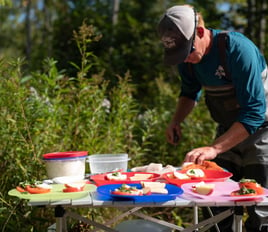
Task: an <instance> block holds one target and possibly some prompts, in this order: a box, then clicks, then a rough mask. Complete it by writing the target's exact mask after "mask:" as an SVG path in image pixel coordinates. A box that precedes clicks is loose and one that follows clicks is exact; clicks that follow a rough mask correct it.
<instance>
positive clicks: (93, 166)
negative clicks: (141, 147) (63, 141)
mask: <svg viewBox="0 0 268 232" xmlns="http://www.w3.org/2000/svg"><path fill="white" fill-rule="evenodd" d="M129 160H130V159H129V158H128V154H94V155H90V156H88V159H87V162H88V163H89V169H90V173H91V174H100V173H105V172H112V171H116V170H122V171H123V172H126V171H127V168H128V161H129Z"/></svg>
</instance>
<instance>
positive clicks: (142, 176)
mask: <svg viewBox="0 0 268 232" xmlns="http://www.w3.org/2000/svg"><path fill="white" fill-rule="evenodd" d="M152 177H153V174H150V173H148V174H147V173H135V174H134V176H131V177H129V179H130V180H132V181H136V180H147V179H150V178H152Z"/></svg>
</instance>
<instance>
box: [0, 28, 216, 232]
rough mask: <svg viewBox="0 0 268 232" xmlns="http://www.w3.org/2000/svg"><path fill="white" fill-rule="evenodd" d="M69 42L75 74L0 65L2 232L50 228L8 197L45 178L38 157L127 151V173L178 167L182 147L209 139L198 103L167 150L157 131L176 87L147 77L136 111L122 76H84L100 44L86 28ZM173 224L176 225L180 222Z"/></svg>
mask: <svg viewBox="0 0 268 232" xmlns="http://www.w3.org/2000/svg"><path fill="white" fill-rule="evenodd" d="M74 37H75V42H76V44H77V47H78V50H79V53H80V56H81V60H80V63H72V66H73V67H74V69H75V70H76V75H75V76H68V75H67V73H66V71H65V70H63V69H62V70H59V69H58V68H57V64H58V61H57V60H54V59H52V58H47V59H45V60H44V62H43V66H42V70H37V71H35V72H32V73H30V74H24V73H23V71H22V68H23V67H24V65H26V64H25V61H24V60H23V59H16V60H11V61H8V60H1V62H0V80H1V85H0V94H1V98H0V107H1V113H0V145H1V151H0V161H1V162H0V169H1V176H0V188H1V195H0V225H1V228H2V231H11V232H12V231H15V230H17V229H16V228H21V231H22V232H24V231H38V232H40V231H41V232H42V231H45V230H46V228H47V227H48V226H49V225H50V224H52V222H53V220H54V219H53V213H52V209H50V210H46V209H39V208H36V207H33V208H30V207H28V206H27V203H26V202H25V201H20V200H18V199H14V198H13V197H9V196H8V191H9V190H10V189H12V188H14V187H15V186H16V185H17V184H18V183H19V182H20V181H22V180H23V181H24V180H28V179H32V178H34V179H38V180H42V179H45V178H46V170H45V167H44V163H43V161H42V154H45V153H48V152H55V151H68V150H87V151H89V154H93V153H128V154H129V156H130V157H131V161H130V167H134V166H138V165H144V164H148V163H150V162H157V163H163V165H166V164H171V165H174V166H178V165H180V163H181V161H182V159H183V157H184V154H185V153H186V152H187V151H188V150H189V149H191V148H192V147H193V146H195V145H202V144H206V143H208V141H210V139H211V134H210V132H211V131H212V130H213V124H211V123H210V122H209V121H207V123H206V124H205V125H206V126H205V127H204V124H202V122H203V120H202V122H201V118H202V119H203V118H207V117H208V115H207V113H205V112H206V109H204V108H203V107H202V106H203V104H202V103H201V107H198V108H197V110H196V111H195V112H194V114H193V115H191V118H190V120H191V121H193V122H195V123H194V124H191V125H190V123H189V125H188V123H187V121H186V122H185V125H184V131H185V135H184V140H183V141H182V142H181V145H180V146H178V147H174V146H171V145H169V144H167V142H166V139H165V128H166V125H167V123H168V122H169V120H170V118H171V115H172V113H173V112H174V110H175V104H176V99H177V96H178V89H179V84H180V83H179V81H177V83H176V85H175V86H174V85H172V84H169V83H166V82H165V81H164V79H163V76H161V75H160V76H159V77H157V78H155V81H154V83H153V84H152V86H156V88H155V87H154V88H152V89H153V95H154V97H153V98H150V100H151V104H152V105H155V107H150V108H145V107H140V104H138V102H137V101H136V100H135V98H134V97H133V95H134V93H135V91H136V90H137V86H135V85H134V84H133V82H132V81H131V74H130V73H129V72H126V73H125V74H124V76H120V75H115V78H116V79H117V81H116V83H117V84H115V83H113V84H111V83H110V81H108V79H107V78H104V76H105V75H106V73H105V70H102V71H101V72H98V73H95V74H92V68H93V67H94V66H98V65H99V64H100V62H99V59H98V58H97V57H96V56H95V54H93V53H92V52H91V50H88V48H89V47H90V46H88V45H90V44H91V43H93V42H94V41H96V40H98V39H99V38H100V37H99V35H96V34H95V32H94V28H93V27H92V26H87V25H86V24H85V23H84V24H82V26H81V27H80V28H79V30H78V31H77V32H76V31H75V32H74ZM98 68H99V69H100V70H101V68H100V67H98ZM197 133H198V134H199V135H198V136H196V134H197ZM87 211H88V209H84V211H82V214H83V215H87ZM102 211H103V212H106V214H107V215H109V216H112V211H110V210H107V209H103V210H99V211H98V210H94V215H95V218H99V219H100V220H103V218H105V217H103V215H102V214H101V213H103V212H102ZM174 213H175V212H174ZM169 217H170V215H169ZM175 220H177V221H178V223H180V224H181V219H180V217H175ZM13 225H16V228H13Z"/></svg>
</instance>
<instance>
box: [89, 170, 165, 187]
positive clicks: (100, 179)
mask: <svg viewBox="0 0 268 232" xmlns="http://www.w3.org/2000/svg"><path fill="white" fill-rule="evenodd" d="M136 173H137V174H151V175H152V177H151V178H149V179H144V180H135V181H133V180H131V179H130V177H132V176H134V175H135V174H136ZM107 174H108V173H103V174H97V175H93V176H91V177H90V179H91V180H93V181H94V182H95V183H96V185H98V186H100V185H105V184H138V183H140V182H141V181H156V180H157V179H158V178H159V177H160V175H159V174H157V173H150V172H122V174H124V175H127V179H126V180H108V179H107V177H106V176H107Z"/></svg>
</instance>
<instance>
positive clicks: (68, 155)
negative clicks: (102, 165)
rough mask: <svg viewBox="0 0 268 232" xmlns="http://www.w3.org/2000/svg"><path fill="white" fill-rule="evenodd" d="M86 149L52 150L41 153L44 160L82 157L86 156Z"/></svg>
mask: <svg viewBox="0 0 268 232" xmlns="http://www.w3.org/2000/svg"><path fill="white" fill-rule="evenodd" d="M87 155H88V152H87V151H65V152H53V153H47V154H44V155H43V159H44V160H61V159H72V158H84V157H87Z"/></svg>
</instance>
